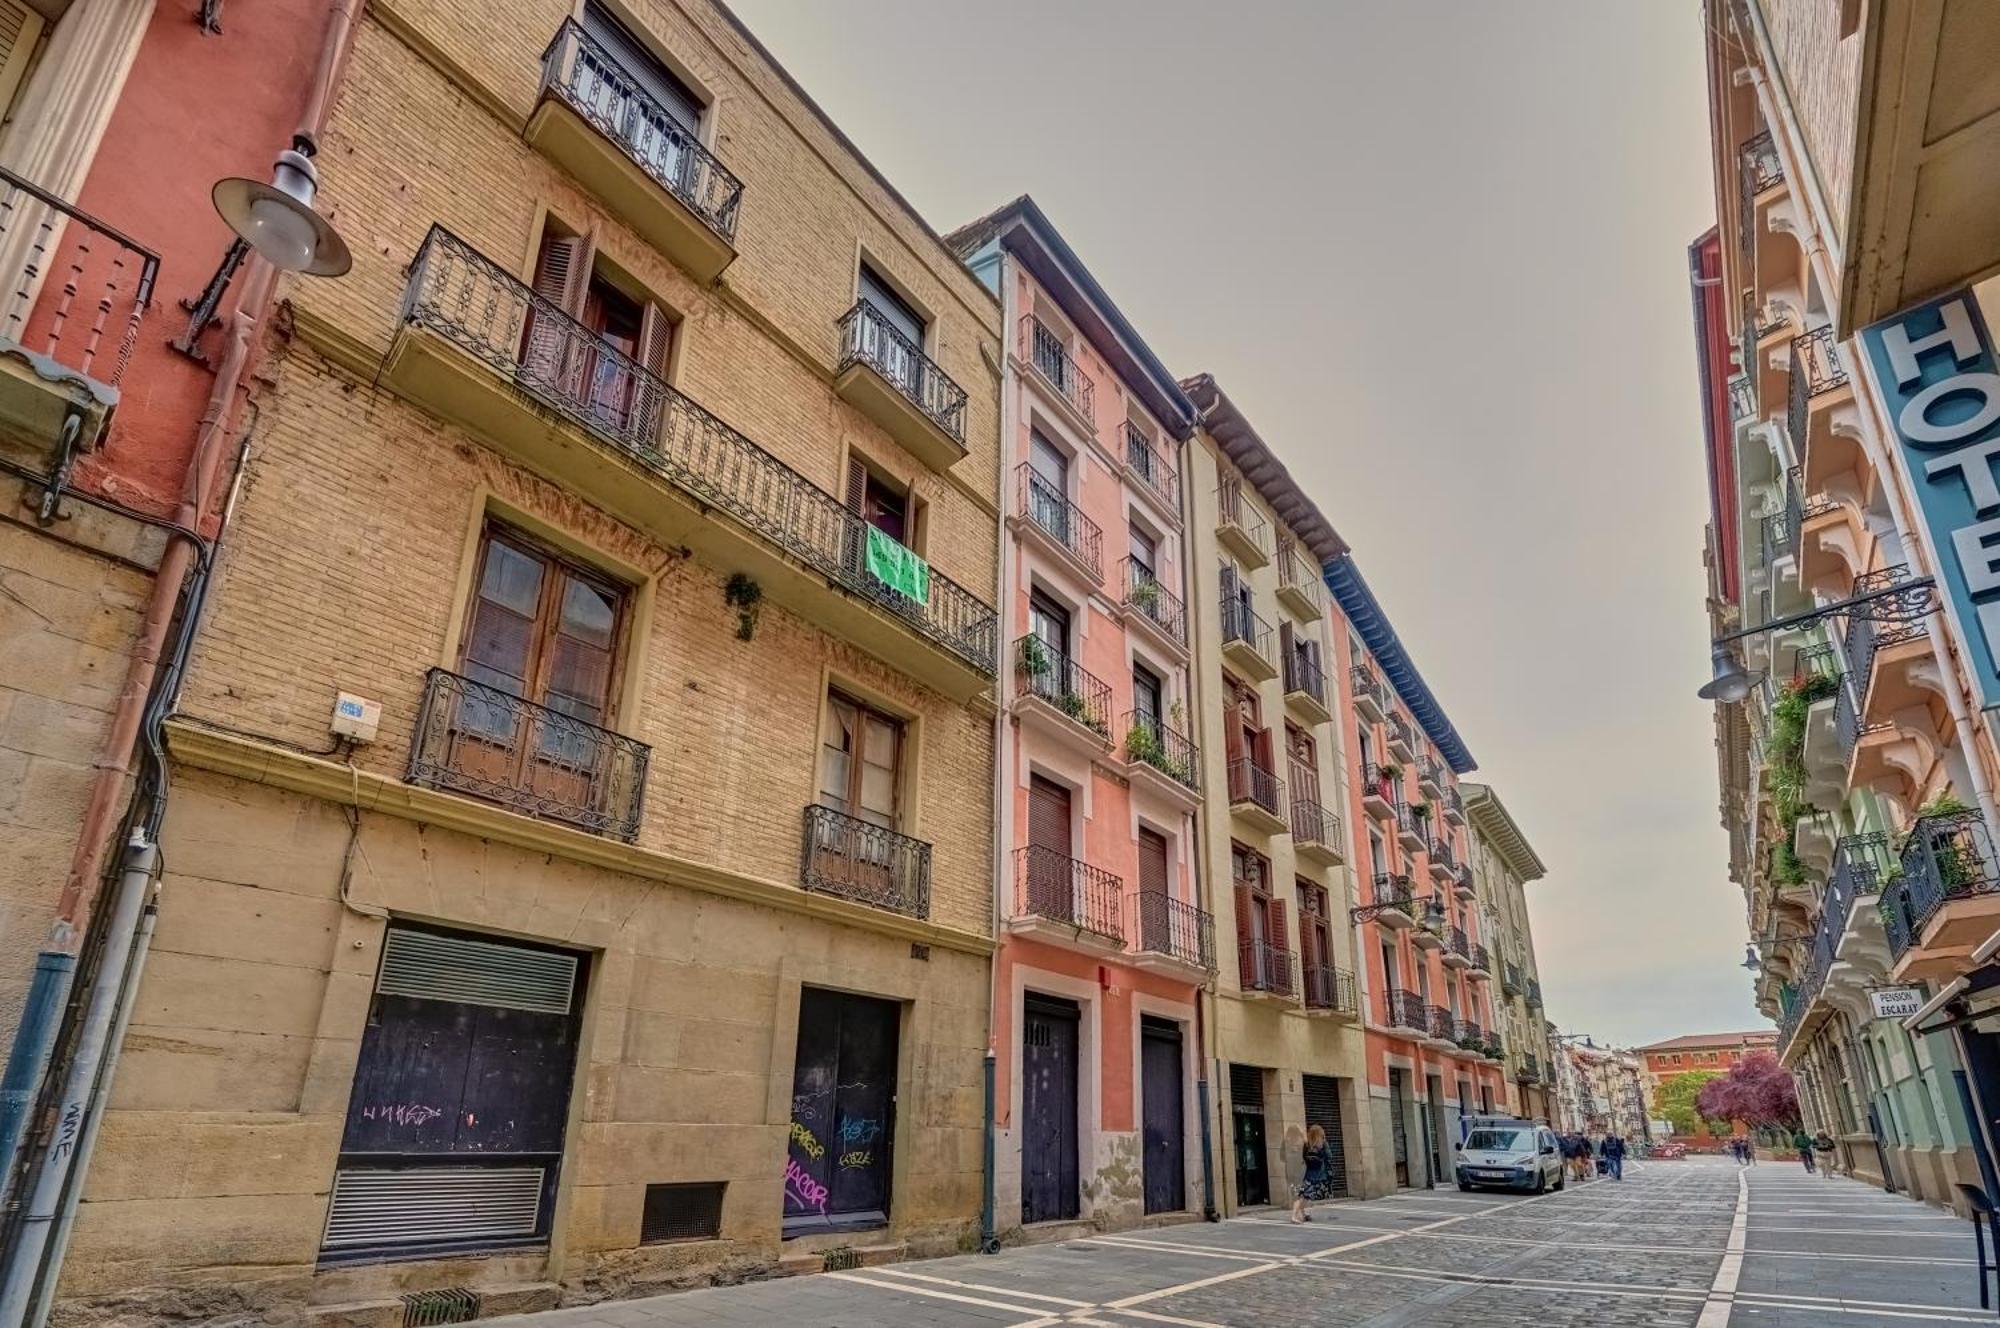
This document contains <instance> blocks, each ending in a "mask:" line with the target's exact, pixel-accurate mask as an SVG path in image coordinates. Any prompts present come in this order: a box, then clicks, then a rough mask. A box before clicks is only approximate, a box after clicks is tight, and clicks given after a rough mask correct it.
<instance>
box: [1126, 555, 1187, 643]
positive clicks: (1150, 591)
mask: <svg viewBox="0 0 2000 1328" xmlns="http://www.w3.org/2000/svg"><path fill="white" fill-rule="evenodd" d="M1118 580H1119V586H1120V593H1119V598H1118V610H1119V616H1120V617H1121V618H1123V619H1124V621H1125V625H1126V626H1127V627H1132V628H1136V629H1138V630H1139V631H1140V632H1141V633H1143V634H1144V635H1145V636H1146V637H1147V638H1149V639H1150V640H1151V641H1152V642H1153V644H1154V645H1156V646H1158V647H1159V648H1160V649H1161V650H1164V651H1166V652H1167V654H1169V655H1171V656H1173V657H1174V658H1175V659H1176V660H1179V661H1182V662H1185V661H1186V659H1187V657H1188V640H1187V605H1185V604H1183V603H1182V602H1181V600H1180V598H1179V596H1177V595H1175V594H1174V593H1173V592H1172V591H1170V590H1168V589H1167V587H1166V586H1165V584H1164V583H1162V582H1161V581H1160V579H1159V578H1158V577H1157V576H1155V575H1154V573H1153V569H1152V568H1150V567H1147V566H1146V565H1145V564H1144V563H1141V562H1137V561H1135V560H1133V559H1132V558H1130V557H1126V558H1120V559H1119V560H1118Z"/></svg>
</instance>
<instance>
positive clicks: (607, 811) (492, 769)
mask: <svg viewBox="0 0 2000 1328" xmlns="http://www.w3.org/2000/svg"><path fill="white" fill-rule="evenodd" d="M651 756H652V748H650V747H648V746H647V745H646V744H645V743H643V742H639V741H637V740H636V739H633V738H628V737H626V736H625V735H623V734H621V733H613V732H612V731H611V730H610V729H605V728H599V727H598V726H597V725H595V724H590V723H586V722H585V721H583V720H581V719H577V718H575V717H574V716H571V715H566V714H564V713H563V712H561V711H560V710H553V709H550V708H549V707H548V706H543V705H536V704H535V703H534V702H532V701H524V700H522V699H521V698H520V697H518V696H515V695H513V694H512V693H510V692H506V691H502V690H501V689H500V688H498V687H489V686H487V685H486V684H485V683H482V682H474V681H473V680H472V679H470V678H464V677H460V676H459V675H458V674H456V673H450V672H447V671H446V670H444V669H432V670H430V671H429V672H428V673H426V674H425V675H424V698H423V703H422V704H421V705H420V706H419V707H418V709H417V724H416V729H415V731H414V732H413V733H412V734H411V736H410V764H409V768H408V771H407V773H406V778H407V779H408V780H409V782H410V783H412V784H416V785H419V786H420V787H423V788H434V789H443V790H445V791H446V792H450V793H463V794H466V795H467V796H469V797H474V798H479V799H481V800H482V801H485V802H492V803H498V804H499V805H500V806H503V807H505V808H507V809H508V810H510V811H516V812H520V813H522V814H523V815H527V816H536V817H541V818H543V819H545V820H550V821H561V822H564V823H565V824H568V825H573V826H576V827H577V828H578V829H580V830H588V831H590V832H592V833H593V834H599V835H604V836H606V837H607V838H610V839H622V840H624V841H625V842H626V843H628V844H629V843H631V842H632V841H633V840H635V839H637V838H638V836H639V809H640V804H641V801H642V800H643V799H644V797H645V792H646V765H647V762H648V761H649V760H650V759H651Z"/></svg>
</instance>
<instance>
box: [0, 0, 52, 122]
mask: <svg viewBox="0 0 2000 1328" xmlns="http://www.w3.org/2000/svg"><path fill="white" fill-rule="evenodd" d="M41 35H42V16H41V15H40V14H37V13H36V12H35V11H34V10H32V9H30V8H28V7H27V6H26V5H24V4H22V3H21V0H0V113H4V112H5V111H7V110H8V109H10V108H11V107H12V106H13V103H14V93H15V92H16V91H17V90H18V89H19V88H20V86H21V75H22V74H24V73H26V72H27V69H28V60H29V58H30V57H32V56H33V55H34V53H35V42H36V40H37V39H38V38H40V37H41Z"/></svg>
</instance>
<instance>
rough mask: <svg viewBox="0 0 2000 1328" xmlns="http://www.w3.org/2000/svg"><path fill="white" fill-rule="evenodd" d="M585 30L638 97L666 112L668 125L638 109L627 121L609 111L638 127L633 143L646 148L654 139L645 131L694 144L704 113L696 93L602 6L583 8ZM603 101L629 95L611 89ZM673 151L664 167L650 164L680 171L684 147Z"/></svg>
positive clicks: (658, 150)
mask: <svg viewBox="0 0 2000 1328" xmlns="http://www.w3.org/2000/svg"><path fill="white" fill-rule="evenodd" d="M583 30H584V32H585V33H587V34H588V35H589V36H590V37H591V39H592V40H594V41H595V42H596V43H597V44H598V45H599V46H602V47H603V48H604V49H605V51H606V53H607V54H609V55H610V56H611V57H612V59H614V60H615V61H616V62H617V63H618V64H619V65H620V66H621V67H622V68H623V69H624V72H625V73H626V74H627V75H629V76H630V77H631V79H632V81H633V82H634V83H636V84H638V86H639V89H640V91H642V92H644V93H645V94H646V95H647V96H649V97H651V98H652V99H653V101H655V102H656V103H658V104H659V108H660V109H661V110H662V111H664V112H666V115H667V120H666V121H665V122H663V123H662V122H659V117H657V116H655V115H651V114H648V113H647V108H642V107H640V106H637V105H634V106H632V107H631V108H630V109H629V110H624V111H623V115H621V114H620V110H621V108H617V107H612V108H608V109H609V110H610V113H611V116H612V118H613V120H614V121H615V120H617V119H620V118H624V116H631V117H633V118H635V119H637V120H639V121H640V123H639V124H638V125H636V126H634V128H633V130H632V131H629V133H630V137H631V138H632V139H633V140H634V141H635V142H639V143H645V142H646V141H647V140H648V139H650V138H651V137H652V136H653V135H652V134H649V133H647V132H646V131H647V130H652V131H653V133H658V134H664V135H665V136H666V137H668V138H670V139H676V140H678V139H682V138H683V137H685V138H686V139H694V138H696V137H697V136H698V135H699V133H700V131H701V116H702V112H703V111H704V110H705V109H706V107H705V105H704V104H703V102H702V99H701V98H700V97H699V96H697V95H696V94H695V91H694V89H692V88H690V87H688V85H687V84H686V83H683V82H682V81H681V80H680V79H679V78H678V77H676V76H675V74H674V72H673V71H672V70H670V69H668V68H667V67H666V66H665V65H664V64H662V63H661V62H660V59H659V57H658V56H656V55H654V54H653V52H652V50H651V49H650V48H648V47H647V45H646V44H645V43H644V42H642V41H640V40H639V38H638V37H636V36H635V35H633V33H632V31H631V29H629V28H627V27H626V26H625V25H624V24H623V23H620V22H619V21H618V20H617V19H616V18H613V17H612V16H611V13H610V12H609V11H608V10H606V9H605V8H604V6H602V5H600V4H597V3H595V0H590V2H589V3H586V4H585V5H584V7H583ZM604 96H606V97H607V98H619V99H621V100H622V99H625V96H626V94H624V93H622V92H619V91H613V90H612V89H610V88H609V87H608V86H607V87H606V88H605V90H604ZM667 146H668V145H665V144H662V145H659V146H658V147H656V148H654V150H653V152H652V153H649V154H647V155H649V156H652V155H663V154H664V153H665V151H666V148H667ZM673 147H674V148H675V151H674V154H673V155H672V156H671V157H667V158H666V159H665V160H664V161H662V162H657V163H649V164H660V165H675V166H677V165H678V164H679V160H680V158H679V151H681V150H684V148H685V144H684V143H676V144H674V145H673Z"/></svg>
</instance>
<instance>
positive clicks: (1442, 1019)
mask: <svg viewBox="0 0 2000 1328" xmlns="http://www.w3.org/2000/svg"><path fill="white" fill-rule="evenodd" d="M1424 1033H1425V1035H1426V1036H1425V1038H1424V1041H1426V1042H1428V1043H1430V1044H1431V1045H1432V1046H1434V1047H1438V1048H1440V1049H1442V1048H1444V1047H1455V1046H1457V1045H1458V1016H1457V1015H1455V1014H1453V1013H1452V1012H1451V1011H1450V1010H1447V1009H1445V1007H1444V1006H1442V1005H1432V1006H1427V1007H1426V1008H1425V1010H1424Z"/></svg>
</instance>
